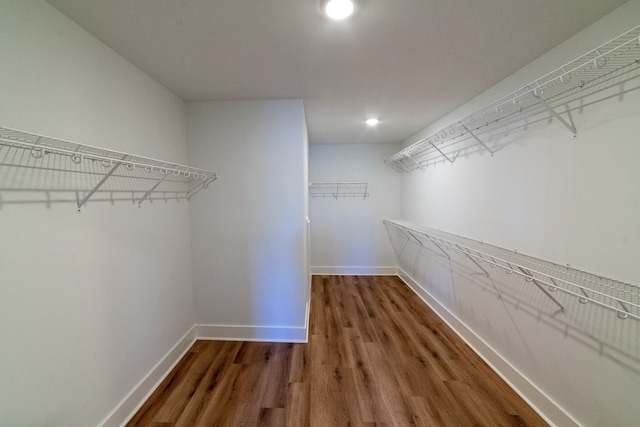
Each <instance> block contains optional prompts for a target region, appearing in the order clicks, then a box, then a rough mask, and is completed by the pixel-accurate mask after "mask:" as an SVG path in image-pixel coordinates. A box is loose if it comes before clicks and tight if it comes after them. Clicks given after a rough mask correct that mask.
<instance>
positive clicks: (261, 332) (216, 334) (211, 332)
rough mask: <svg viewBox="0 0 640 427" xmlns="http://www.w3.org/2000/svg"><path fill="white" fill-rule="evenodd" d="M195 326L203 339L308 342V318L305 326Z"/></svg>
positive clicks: (199, 336) (199, 337)
mask: <svg viewBox="0 0 640 427" xmlns="http://www.w3.org/2000/svg"><path fill="white" fill-rule="evenodd" d="M308 312H309V309H308V305H307V313H308ZM307 319H308V316H307ZM195 327H196V335H197V337H198V339H201V340H218V341H257V342H262V341H264V342H291V343H306V342H307V331H308V329H309V328H308V320H307V321H306V324H305V325H304V326H256V325H196V326H195Z"/></svg>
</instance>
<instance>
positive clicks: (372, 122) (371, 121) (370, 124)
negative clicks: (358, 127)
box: [365, 118, 380, 127]
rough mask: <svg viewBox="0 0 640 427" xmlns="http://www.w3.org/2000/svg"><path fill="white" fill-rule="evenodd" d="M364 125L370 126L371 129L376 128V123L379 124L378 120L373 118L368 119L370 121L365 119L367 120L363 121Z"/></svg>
mask: <svg viewBox="0 0 640 427" xmlns="http://www.w3.org/2000/svg"><path fill="white" fill-rule="evenodd" d="M365 123H366V124H367V126H371V127H373V126H377V125H378V123H380V120H378V119H375V118H370V119H367V120H366V121H365Z"/></svg>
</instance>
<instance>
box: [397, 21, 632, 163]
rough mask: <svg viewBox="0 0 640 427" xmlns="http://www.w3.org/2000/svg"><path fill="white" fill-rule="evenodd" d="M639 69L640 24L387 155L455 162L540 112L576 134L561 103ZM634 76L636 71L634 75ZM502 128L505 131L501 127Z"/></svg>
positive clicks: (487, 147) (486, 147) (405, 159)
mask: <svg viewBox="0 0 640 427" xmlns="http://www.w3.org/2000/svg"><path fill="white" fill-rule="evenodd" d="M638 69H640V25H639V26H637V27H634V28H632V29H631V30H629V31H627V32H625V33H624V34H622V35H620V36H618V37H616V38H614V39H612V40H610V41H609V42H607V43H604V44H603V45H601V46H599V47H597V48H595V49H593V50H591V51H590V52H588V53H586V54H584V55H582V56H580V57H578V58H576V59H574V60H573V61H571V62H568V63H566V64H565V65H563V66H561V67H559V68H557V69H556V70H553V71H552V72H550V73H548V74H546V75H544V76H542V77H540V78H539V79H537V80H535V81H533V82H531V83H529V84H527V85H525V86H523V87H521V88H519V89H517V90H515V91H513V92H511V93H509V94H508V95H506V96H503V97H501V98H500V99H498V100H497V101H495V102H493V103H491V104H489V105H487V106H486V107H484V108H481V109H479V110H477V111H475V112H473V113H471V114H469V115H467V116H465V117H464V118H462V119H461V120H459V121H456V122H454V123H451V124H449V125H448V126H444V127H442V128H440V129H438V130H436V131H435V132H434V133H432V134H431V135H429V136H427V137H424V138H422V139H420V140H418V141H417V142H415V143H413V144H411V145H410V146H408V147H406V148H404V149H402V150H400V151H399V152H397V153H396V154H394V155H393V156H391V157H389V158H388V159H387V160H385V164H386V165H387V166H389V167H391V168H393V169H395V170H397V171H399V172H407V173H409V172H412V171H414V170H416V169H420V170H423V169H424V168H425V167H427V166H428V165H429V164H431V163H435V162H437V161H438V160H444V161H447V162H449V163H451V164H453V163H454V161H455V160H456V158H457V156H458V154H459V153H461V152H463V151H464V150H466V149H469V148H471V147H474V146H476V147H478V148H479V149H480V150H486V151H487V152H489V153H490V154H491V155H493V154H494V150H492V149H491V147H490V145H489V144H488V141H489V140H490V139H491V138H492V137H493V136H492V132H494V131H497V130H499V129H501V128H504V129H505V132H504V133H508V132H509V126H512V125H514V124H515V123H522V122H524V126H522V125H521V126H517V127H525V128H526V127H527V126H528V123H529V120H533V121H534V122H537V121H540V117H542V116H543V115H546V117H553V118H555V119H556V120H558V121H559V122H560V123H562V124H563V125H564V126H565V127H566V128H567V129H569V130H570V131H571V133H572V134H573V135H574V137H575V136H577V133H578V129H577V128H576V126H575V124H574V123H573V121H572V118H571V115H570V111H560V109H559V107H561V106H563V105H565V106H566V105H567V103H569V102H570V101H573V100H576V99H579V98H580V97H583V96H586V95H587V94H590V91H593V90H598V89H599V88H600V87H601V86H603V85H610V86H612V85H615V84H617V83H620V79H621V78H622V77H623V76H626V75H628V74H629V73H631V72H632V71H635V70H638ZM634 75H635V74H634ZM498 133H500V132H498Z"/></svg>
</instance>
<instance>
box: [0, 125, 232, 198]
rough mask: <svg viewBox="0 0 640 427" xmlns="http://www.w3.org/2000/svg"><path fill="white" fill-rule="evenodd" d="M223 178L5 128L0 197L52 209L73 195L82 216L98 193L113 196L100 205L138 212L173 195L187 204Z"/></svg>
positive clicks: (0, 130)
mask: <svg viewBox="0 0 640 427" xmlns="http://www.w3.org/2000/svg"><path fill="white" fill-rule="evenodd" d="M218 177H219V175H218V174H217V173H215V172H211V171H208V170H204V169H199V168H194V167H192V166H186V165H180V164H176V163H173V162H166V161H164V160H157V159H152V158H148V157H142V156H137V155H133V154H128V153H122V152H119V151H114V150H109V149H105V148H99V147H94V146H90V145H85V144H78V143H75V142H70V141H65V140H61V139H56V138H51V137H47V136H43V135H37V134H33V133H29V132H24V131H20V130H15V129H10V128H5V127H0V192H9V193H10V194H17V193H18V192H22V193H25V194H38V193H39V194H44V195H45V197H46V203H47V204H49V203H50V200H51V198H50V193H51V192H56V193H71V194H73V195H74V196H75V197H74V199H75V203H76V207H77V210H78V211H80V210H81V208H82V207H83V206H85V205H86V204H87V203H88V202H89V201H90V200H96V199H97V197H96V195H97V194H98V193H101V194H107V195H108V196H109V197H108V198H107V199H104V198H101V199H100V200H104V201H111V202H113V201H115V200H131V201H133V203H135V204H137V205H138V206H140V205H141V204H142V203H143V202H144V201H145V200H150V201H153V200H158V199H163V200H165V201H166V200H167V195H169V194H170V195H171V197H172V198H175V199H176V200H182V199H186V200H188V199H190V198H191V197H192V196H193V195H194V194H196V193H197V192H199V191H200V190H202V189H203V188H207V187H208V186H209V184H211V183H212V182H213V181H215V180H216V179H218ZM114 193H115V194H130V195H131V198H130V199H128V198H122V197H120V198H115V197H114ZM154 196H155V197H154ZM40 201H41V200H40ZM55 201H57V202H68V201H71V200H70V199H68V198H63V199H56V200H55ZM12 202H15V203H19V202H24V200H20V201H12ZM30 202H38V200H33V201H31V200H30ZM3 203H7V202H6V201H4V200H3ZM9 203H11V202H9Z"/></svg>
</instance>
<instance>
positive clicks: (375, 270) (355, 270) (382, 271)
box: [311, 266, 398, 276]
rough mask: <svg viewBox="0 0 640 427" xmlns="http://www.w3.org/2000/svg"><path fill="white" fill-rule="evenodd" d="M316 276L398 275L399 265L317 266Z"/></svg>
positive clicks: (312, 270)
mask: <svg viewBox="0 0 640 427" xmlns="http://www.w3.org/2000/svg"><path fill="white" fill-rule="evenodd" d="M311 274H312V275H314V276H322V275H324V276H397V275H398V267H367V266H364V267H358V266H316V267H311Z"/></svg>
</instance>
